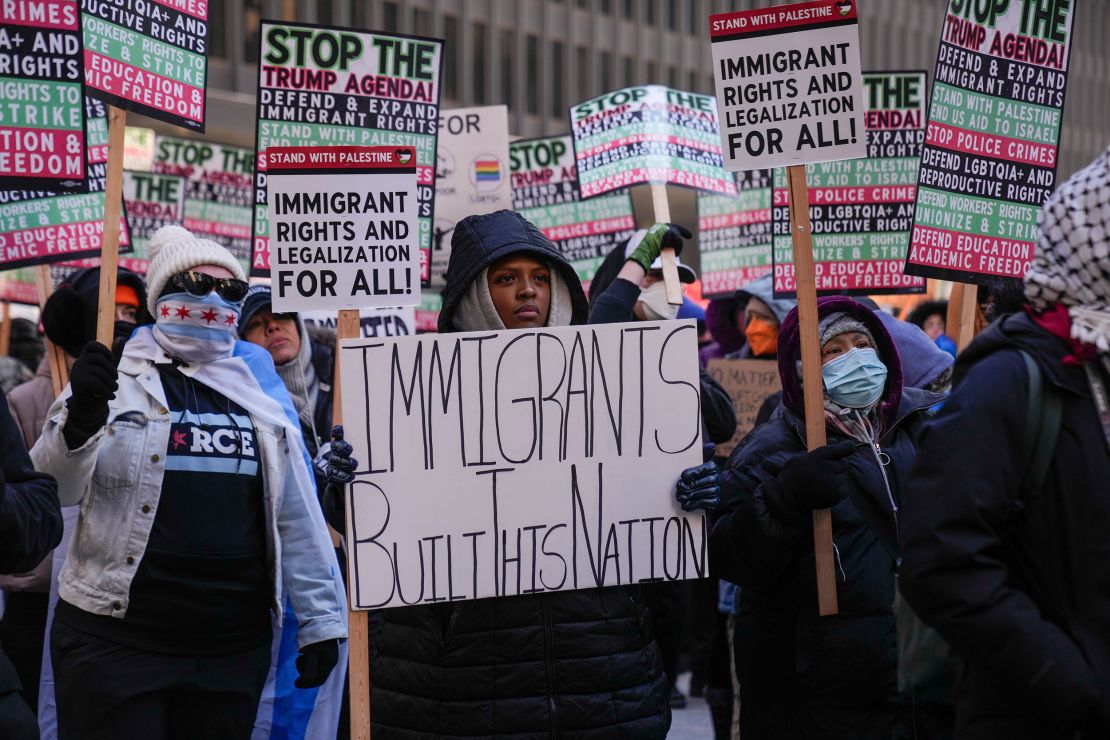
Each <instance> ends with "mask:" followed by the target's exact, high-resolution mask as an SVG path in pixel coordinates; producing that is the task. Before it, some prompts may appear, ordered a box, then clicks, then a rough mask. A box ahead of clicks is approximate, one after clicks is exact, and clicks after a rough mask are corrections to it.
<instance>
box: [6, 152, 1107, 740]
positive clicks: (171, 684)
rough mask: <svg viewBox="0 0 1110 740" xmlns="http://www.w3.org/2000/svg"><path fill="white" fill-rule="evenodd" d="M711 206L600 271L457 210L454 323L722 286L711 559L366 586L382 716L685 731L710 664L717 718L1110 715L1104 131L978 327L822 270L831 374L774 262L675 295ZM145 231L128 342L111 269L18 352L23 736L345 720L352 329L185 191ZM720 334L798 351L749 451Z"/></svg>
mask: <svg viewBox="0 0 1110 740" xmlns="http://www.w3.org/2000/svg"><path fill="white" fill-rule="evenodd" d="M689 237H690V232H689V231H687V230H686V229H685V228H683V227H682V226H680V225H677V224H655V225H654V226H652V227H651V228H649V229H645V230H642V231H640V232H637V233H636V234H635V235H634V236H633V237H632V238H630V239H629V240H628V241H627V242H626V243H625V244H622V245H620V247H618V248H617V249H616V250H615V251H614V252H613V253H612V254H611V255H610V256H609V257H608V258H607V259H606V260H605V261H604V262H603V264H602V265H601V267H600V268H599V270H598V273H597V274H596V275H595V276H594V279H593V280H592V281H591V284H590V291H589V296H588V297H587V294H586V292H585V291H584V290H583V287H582V283H581V282H580V279H579V277H578V275H577V273H576V272H575V270H574V269H573V268H572V266H571V265H570V263H569V262H568V261H567V260H566V259H565V258H564V257H563V255H561V254H560V253H559V251H558V249H557V248H556V247H555V245H553V244H552V243H551V242H550V241H549V240H548V239H547V238H546V237H545V236H544V235H543V234H542V232H540V231H539V230H538V229H537V228H536V227H535V226H534V225H532V224H531V223H529V222H528V221H527V220H525V219H524V218H522V217H521V216H520V215H518V214H517V213H514V212H511V211H499V212H496V213H492V214H488V215H480V216H471V217H468V218H466V219H464V220H463V221H461V222H460V223H459V224H458V225H457V226H456V228H455V230H454V234H453V238H452V252H451V257H450V263H449V267H448V271H447V279H446V287H445V289H444V291H443V306H442V310H441V312H440V314H439V326H438V329H439V331H440V332H465V331H496V330H515V329H528V328H538V327H556V326H572V325H582V324H598V323H610V322H631V321H661V320H672V319H675V318H678V317H679V316H682V315H683V314H684V313H685V315H690V316H695V317H697V318H698V319H699V322H700V323H701V324H702V325H703V326H702V327H701V328H700V332H701V337H702V341H701V347H700V352H699V355H700V360H701V363H702V371H701V376H700V377H701V415H702V446H703V449H704V455H703V462H702V464H700V465H697V466H694V467H691V468H689V469H687V470H684V471H675V486H674V490H675V503H676V506H678V507H681V508H682V509H684V510H686V511H700V512H705V514H706V515H707V516H708V517H709V518H710V521H711V524H712V533H711V536H710V542H709V547H710V569H711V574H712V578H711V579H707V580H703V581H696V582H680V583H660V584H648V585H645V586H639V587H633V586H615V587H610V588H602V589H587V590H578V591H565V592H557V593H540V594H533V595H527V596H519V597H511V598H497V599H485V600H477V601H461V602H450V603H443V604H429V605H422V606H413V607H407V608H398V609H387V610H382V611H380V612H377V613H374V614H373V615H372V616H371V620H370V622H371V640H370V643H371V662H372V672H371V675H372V676H373V690H372V692H371V696H370V700H371V705H372V708H371V717H372V722H373V732H374V735H375V736H377V737H384V738H425V737H454V738H460V737H494V736H508V737H518V738H526V737H545V736H547V737H571V738H610V737H628V738H662V737H665V736H666V735H667V733H668V730H669V728H670V725H671V719H672V711H675V710H678V709H679V708H681V707H682V706H684V702H685V699H686V697H684V696H683V694H682V692H681V691H680V690H679V688H678V686H677V684H676V679H677V676H678V674H679V672H680V671H684V670H690V671H691V672H692V679H691V682H690V685H689V691H690V692H691V693H697V694H703V695H704V696H705V698H706V703H707V704H708V706H709V709H710V713H711V718H712V723H713V727H714V732H715V735H716V737H718V738H736V737H742V738H744V739H745V740H763V739H765V738H822V739H825V738H844V739H845V740H848V739H852V740H858V739H860V738H875V739H879V738H903V737H904V738H951V737H958V738H972V739H975V738H984V739H986V738H1002V737H1005V738H1061V740H1063V739H1064V738H1068V739H1069V740H1070V739H1073V738H1084V739H1093V738H1105V737H1110V557H1108V556H1110V493H1108V489H1107V485H1106V483H1105V481H1107V480H1110V393H1108V392H1107V387H1108V386H1110V152H1108V153H1107V154H1105V155H1103V156H1102V157H1101V158H1100V159H1098V160H1097V161H1096V162H1094V163H1093V164H1091V165H1090V166H1089V167H1087V168H1086V169H1085V170H1083V171H1081V172H1080V173H1079V174H1077V175H1076V176H1074V177H1073V178H1072V179H1071V180H1069V181H1068V182H1067V183H1066V184H1064V185H1063V186H1061V187H1060V189H1059V190H1058V191H1057V192H1056V193H1055V194H1054V195H1053V196H1052V197H1051V198H1050V200H1049V201H1048V202H1047V204H1046V205H1045V206H1044V209H1043V213H1042V218H1041V223H1040V230H1039V238H1038V244H1037V254H1036V257H1035V260H1034V263H1033V267H1032V269H1031V271H1030V272H1029V274H1028V276H1027V277H1026V279H1025V281H1024V285H1021V284H1020V281H1008V282H1007V281H1002V280H999V281H995V282H993V283H992V284H991V285H989V286H987V287H986V288H984V289H982V290H981V292H980V311H979V313H980V319H981V322H980V323H981V327H982V330H981V332H980V333H979V335H978V336H977V338H976V339H975V340H974V341H973V342H971V344H970V346H968V347H967V349H966V350H964V351H963V352H961V353H960V354H959V356H958V357H956V356H955V355H956V351H955V350H956V347H955V343H954V342H953V341H952V339H951V338H949V337H948V336H947V334H946V332H945V326H944V320H945V314H946V310H945V307H944V306H943V304H938V303H933V302H926V303H922V304H921V305H920V306H919V307H918V309H917V310H915V311H914V312H913V313H912V314H911V315H910V317H909V318H910V321H908V322H907V321H902V320H900V319H899V318H896V317H895V316H893V315H892V314H890V313H888V312H886V311H883V310H882V309H880V307H879V306H877V305H875V304H874V303H873V302H871V301H870V300H869V299H866V298H863V297H859V298H849V297H844V296H826V297H822V298H820V299H819V301H818V321H819V325H818V337H819V344H820V361H821V365H820V374H821V377H820V379H818V378H812V377H805V374H804V373H803V371H802V362H801V340H800V322H799V317H798V310H797V307H796V306H795V305H794V302H793V301H790V300H784V299H777V298H775V297H774V294H773V290H772V282H771V278H770V276H767V277H765V278H762V279H760V280H757V281H755V282H753V283H752V284H750V285H747V286H744V287H743V288H742V289H741V290H739V291H737V292H736V293H735V295H733V296H729V297H727V298H723V299H719V300H714V301H711V302H710V303H709V305H708V307H707V308H706V309H705V310H704V311H702V310H701V309H700V308H699V307H696V306H691V305H690V302H687V307H685V308H683V307H679V306H675V305H672V304H670V303H669V302H668V301H667V297H666V291H665V286H664V283H663V280H662V278H661V252H662V250H663V249H665V248H673V249H675V250H676V252H678V253H679V254H680V255H681V250H682V247H683V245H684V243H685V241H686V240H687V239H689ZM149 249H150V254H151V259H150V265H149V269H148V271H147V273H146V275H145V276H140V275H137V274H135V273H132V272H130V271H127V270H122V269H121V270H120V271H119V274H118V276H117V288H116V296H115V303H116V305H115V320H116V324H115V338H114V341H113V342H112V346H111V347H105V346H103V345H101V344H99V343H97V342H96V341H95V328H96V326H95V324H96V314H97V308H98V306H97V302H98V296H99V287H98V286H99V277H100V276H99V270H98V269H97V268H92V269H85V270H80V271H77V272H75V273H74V274H72V275H70V276H69V277H68V278H67V279H66V281H65V282H64V283H63V284H62V285H61V286H60V287H59V288H58V289H57V290H56V291H55V292H54V293H53V295H52V296H51V297H50V299H49V300H48V301H47V303H46V305H45V307H44V309H43V313H42V322H41V325H42V329H43V331H44V332H45V336H46V338H47V339H48V340H49V341H50V342H51V343H52V344H53V345H55V346H56V347H58V348H60V349H61V350H62V351H63V352H64V355H65V358H66V365H67V368H68V383H67V384H66V385H65V387H64V390H63V391H62V392H61V394H60V395H57V397H55V396H56V394H55V390H54V384H53V381H52V378H51V370H50V364H49V362H48V361H47V359H46V358H45V357H43V355H42V353H41V351H39V352H36V351H35V349H34V342H33V336H32V335H33V333H34V332H33V331H31V332H28V331H27V330H26V328H25V327H24V328H21V329H20V332H19V337H20V338H21V341H20V342H19V343H18V348H19V351H18V356H16V357H15V359H14V360H13V361H14V362H15V363H16V366H17V369H18V370H19V372H12V373H6V374H5V380H6V387H4V393H5V400H6V403H0V440H2V441H3V443H4V452H3V456H2V460H0V472H2V483H3V492H2V495H0V571H2V572H3V573H4V574H5V575H4V576H3V578H2V580H0V586H2V587H3V590H4V613H3V620H2V622H0V644H2V647H3V652H2V653H0V737H4V738H13V739H22V738H36V737H39V733H40V728H41V729H42V732H43V734H44V735H49V736H51V737H58V738H62V739H63V740H68V739H69V738H113V739H114V738H151V739H158V738H250V737H259V736H262V737H265V736H272V737H308V738H329V739H330V738H331V737H336V736H338V737H344V736H346V733H347V729H348V726H347V725H348V716H349V709H348V706H347V702H348V699H347V690H346V687H345V677H346V671H345V667H346V661H347V651H346V644H345V641H346V638H347V636H348V635H347V605H346V601H345V596H344V592H345V586H344V582H345V579H346V574H345V572H344V567H343V566H344V557H343V543H342V538H341V537H340V535H339V534H337V533H342V532H344V531H345V528H346V527H345V525H346V521H345V514H346V509H345V505H344V496H345V490H346V486H347V485H348V484H349V483H350V482H351V481H352V480H353V479H354V475H355V471H356V470H357V469H358V462H357V460H355V459H354V457H353V455H354V451H353V450H352V447H351V445H350V444H349V443H348V442H346V441H345V440H344V434H343V429H342V427H341V426H333V424H332V409H333V405H334V403H335V400H336V399H335V398H334V393H333V388H334V383H333V375H334V371H335V364H336V363H335V346H334V335H328V334H327V332H326V331H324V332H321V331H320V330H315V329H311V328H310V327H309V326H307V324H306V322H305V321H302V319H301V317H299V316H298V315H297V314H295V313H280V312H275V311H274V310H273V305H272V303H271V294H270V290H269V288H268V287H266V286H264V285H256V286H253V287H249V286H248V283H247V282H246V279H245V276H244V274H243V269H242V267H241V266H240V264H239V262H238V260H237V259H235V258H234V257H233V256H232V255H231V254H230V253H229V252H228V251H227V250H225V249H224V248H223V247H221V246H219V245H217V244H215V243H213V242H211V241H207V240H204V239H200V238H197V237H195V236H194V235H193V234H191V233H190V232H188V231H186V230H185V229H183V228H180V227H173V226H171V227H165V228H163V229H162V230H160V231H159V232H158V233H156V234H155V235H154V237H153V239H152V240H151V243H150V247H149ZM678 268H679V275H680V277H681V279H682V281H683V282H693V281H694V280H696V275H695V273H694V271H693V270H692V269H691V268H690V267H689V266H687V265H685V264H683V263H682V261H681V259H679V261H678ZM25 335H26V336H25ZM14 347H15V345H13V348H14ZM13 354H16V353H13ZM713 358H747V359H764V360H768V361H773V362H775V363H776V366H777V369H778V373H779V378H780V381H781V386H782V391H781V393H778V394H775V395H773V396H771V397H770V398H768V399H767V401H766V402H765V403H764V404H763V408H762V409H761V410H760V413H759V415H758V418H757V423H756V426H755V428H754V429H753V430H752V431H751V432H750V433H748V434H747V435H746V436H745V437H744V438H743V439H742V440H741V441H740V442H739V444H737V445H736V447H735V449H733V450H732V452H731V454H729V455H728V456H723V455H720V454H717V445H720V444H723V443H725V442H727V441H729V440H730V438H731V437H732V436H733V433H734V430H735V428H736V423H737V421H736V414H735V410H734V409H733V407H732V402H731V399H730V397H729V395H728V394H727V393H726V392H725V391H724V389H723V388H722V387H721V386H720V385H719V384H718V383H717V382H716V381H714V380H713V378H712V377H711V376H710V375H709V374H708V373H707V372H706V371H705V364H706V363H707V362H708V361H709V360H711V359H713ZM9 376H10V377H9ZM818 380H819V381H820V383H821V387H822V388H823V398H824V425H825V431H826V434H827V437H828V441H827V444H826V445H825V446H822V447H818V448H817V449H814V450H812V451H810V450H808V445H807V440H806V437H807V432H806V423H805V414H804V402H803V387H804V386H805V384H806V383H817V382H818ZM1099 481H1102V482H1101V483H1100V482H1099ZM821 509H829V510H831V519H832V537H833V546H834V560H835V581H836V587H837V596H838V601H839V610H838V613H837V614H836V615H834V616H819V614H818V604H817V585H816V567H815V552H814V545H813V516H812V515H813V512H814V511H816V510H821ZM268 733H272V734H268Z"/></svg>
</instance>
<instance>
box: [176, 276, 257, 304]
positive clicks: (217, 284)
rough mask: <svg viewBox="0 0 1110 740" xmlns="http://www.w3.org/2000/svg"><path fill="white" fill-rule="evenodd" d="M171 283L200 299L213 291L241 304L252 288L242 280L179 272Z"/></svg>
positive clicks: (228, 300)
mask: <svg viewBox="0 0 1110 740" xmlns="http://www.w3.org/2000/svg"><path fill="white" fill-rule="evenodd" d="M170 282H171V283H173V284H174V285H176V286H177V287H179V288H181V289H182V290H184V291H185V292H186V293H188V294H189V295H192V296H196V297H198V298H203V297H204V296H206V295H208V294H209V293H211V292H212V291H213V290H215V291H216V293H218V294H219V296H220V298H223V299H224V300H225V301H227V302H229V303H239V302H240V301H242V300H243V298H244V297H245V296H246V295H247V289H248V288H249V287H250V286H249V285H247V284H246V282H244V281H242V280H236V279H235V278H218V277H212V276H211V275H206V274H205V273H203V272H193V271H189V272H179V273H177V274H176V275H174V276H173V277H171V278H170Z"/></svg>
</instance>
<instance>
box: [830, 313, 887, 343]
mask: <svg viewBox="0 0 1110 740" xmlns="http://www.w3.org/2000/svg"><path fill="white" fill-rule="evenodd" d="M852 331H855V332H859V333H860V334H863V335H864V336H865V337H867V340H868V341H869V342H871V346H872V347H874V346H876V345H875V336H874V335H873V334H872V333H871V331H870V330H869V329H868V328H867V327H866V326H864V325H863V322H861V321H860V320H859V319H857V318H855V317H854V316H850V315H849V314H846V313H844V312H843V311H837V312H835V313H830V314H829V315H828V316H825V317H824V318H823V319H821V323H820V324H819V325H818V336H819V337H820V342H819V343H818V344H819V345H820V346H821V347H824V346H825V343H826V342H828V341H829V340H830V339H833V338H834V337H839V336H840V335H841V334H847V333H848V332H852Z"/></svg>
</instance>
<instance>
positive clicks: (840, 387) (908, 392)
mask: <svg viewBox="0 0 1110 740" xmlns="http://www.w3.org/2000/svg"><path fill="white" fill-rule="evenodd" d="M818 314H819V317H820V329H819V336H820V343H821V359H822V368H821V378H819V379H818V378H815V379H813V380H812V381H811V380H810V379H809V378H802V377H801V374H800V373H801V363H800V361H799V358H800V356H801V348H800V341H799V326H798V312H797V309H794V310H792V311H791V312H790V313H789V314H788V315H787V316H786V319H785V320H784V321H783V323H782V327H781V332H780V334H779V338H778V364H779V376H780V377H781V379H782V387H783V403H782V406H781V407H780V408H779V409H778V410H777V411H776V412H775V414H774V415H773V416H772V418H771V419H770V420H769V421H768V422H767V423H765V424H763V425H761V426H758V427H756V428H755V430H753V431H752V433H751V434H749V435H748V436H747V437H746V438H744V440H743V441H742V442H741V443H740V444H739V445H738V446H737V448H736V449H735V450H734V451H733V453H732V455H731V457H730V458H729V460H728V464H727V466H726V467H724V468H723V469H722V470H720V471H719V473H718V470H717V468H716V466H715V465H714V464H713V463H707V464H706V465H703V466H700V467H697V468H691V469H689V470H687V471H685V472H683V474H682V476H681V478H680V480H679V483H678V487H677V492H676V496H677V499H678V501H679V503H680V504H681V505H682V507H683V508H684V509H686V510H693V509H699V508H700V509H710V510H717V511H719V512H721V513H722V516H721V518H720V520H719V521H718V523H717V526H716V527H715V528H714V530H713V534H712V536H711V538H710V560H709V561H710V564H711V565H710V567H711V569H712V570H713V572H714V573H715V575H717V576H719V577H721V578H725V579H727V580H728V581H730V582H732V583H736V584H738V585H739V586H740V602H741V604H740V609H739V614H738V615H737V616H736V628H735V634H734V638H735V655H736V667H737V674H738V678H739V681H740V695H741V699H740V705H741V707H743V711H742V712H741V715H740V721H741V736H743V737H745V738H749V739H754V740H762V738H780V737H791V738H821V739H822V740H828V739H829V738H834V739H835V738H844V740H849V739H850V740H860V739H861V738H890V737H891V736H892V732H893V722H894V709H895V698H896V693H897V682H896V680H895V667H896V656H897V648H896V644H895V625H894V613H893V606H894V577H895V571H896V568H897V564H898V558H899V554H898V517H899V497H900V495H901V491H902V488H903V486H904V479H905V476H906V472H907V470H908V468H909V465H910V463H911V462H912V461H913V458H914V455H915V454H916V447H917V445H916V439H917V435H918V431H919V428H920V426H921V424H922V422H923V421H924V418H925V411H926V410H927V409H928V408H929V407H930V406H932V405H933V404H935V403H936V402H937V401H938V400H940V398H941V396H939V395H938V394H933V393H927V392H925V391H920V390H917V389H914V388H903V384H902V370H901V365H900V363H899V357H898V351H897V350H896V348H895V345H894V342H893V340H892V339H891V337H890V334H888V333H887V330H886V329H885V328H884V326H883V324H882V322H881V321H880V319H879V317H878V316H876V315H875V314H874V313H873V312H872V311H871V310H869V309H868V308H866V307H865V306H862V305H860V304H859V303H857V302H855V301H853V300H851V299H849V298H842V297H828V298H821V299H819V300H818ZM803 382H821V383H823V385H824V389H825V393H824V397H825V419H826V427H827V429H828V434H829V446H827V447H821V448H819V449H817V450H815V451H813V452H806V445H805V440H804V434H805V423H804V421H803V412H802V383H803ZM825 508H831V509H832V526H833V542H834V544H835V550H836V553H837V586H838V591H839V598H840V613H839V615H838V616H836V617H835V618H823V617H820V616H818V609H817V600H816V596H817V588H816V585H815V583H814V579H815V570H814V567H813V557H814V556H813V533H812V516H811V512H812V511H813V510H815V509H825Z"/></svg>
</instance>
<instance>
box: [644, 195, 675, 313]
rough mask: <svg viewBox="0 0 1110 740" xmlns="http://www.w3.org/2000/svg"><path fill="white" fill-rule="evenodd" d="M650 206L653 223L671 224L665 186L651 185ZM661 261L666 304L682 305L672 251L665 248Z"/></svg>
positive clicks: (660, 256)
mask: <svg viewBox="0 0 1110 740" xmlns="http://www.w3.org/2000/svg"><path fill="white" fill-rule="evenodd" d="M650 187H651V206H652V210H653V211H655V222H656V223H660V224H667V223H670V222H671V204H670V203H668V202H667V186H666V185H663V184H661V183H652V184H651V185H650ZM659 258H660V259H661V260H662V261H663V284H664V285H665V286H667V303H670V304H671V305H672V306H681V305H682V282H681V281H680V280H679V279H678V264H677V263H676V262H675V259H676V258H675V253H674V250H673V249H671V248H670V247H666V248H664V249H663V251H661V252H660V253H659Z"/></svg>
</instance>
